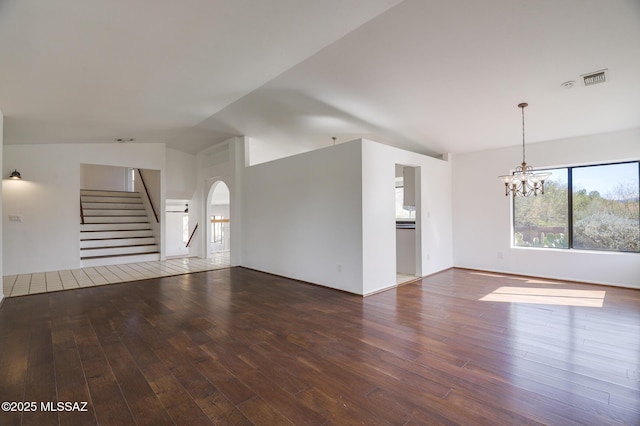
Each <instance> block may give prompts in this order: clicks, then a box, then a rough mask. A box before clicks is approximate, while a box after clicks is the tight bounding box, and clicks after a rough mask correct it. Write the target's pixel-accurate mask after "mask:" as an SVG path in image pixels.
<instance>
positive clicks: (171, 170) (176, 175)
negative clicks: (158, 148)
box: [166, 148, 198, 200]
mask: <svg viewBox="0 0 640 426" xmlns="http://www.w3.org/2000/svg"><path fill="white" fill-rule="evenodd" d="M197 172H198V169H197V167H196V156H195V155H191V154H187V153H185V152H181V151H177V150H175V149H170V148H167V180H166V182H167V190H166V197H167V198H168V199H176V200H190V199H191V198H192V197H193V193H194V192H195V190H196V177H197V174H198V173H197Z"/></svg>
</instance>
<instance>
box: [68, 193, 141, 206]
mask: <svg viewBox="0 0 640 426" xmlns="http://www.w3.org/2000/svg"><path fill="white" fill-rule="evenodd" d="M80 200H81V201H82V202H83V203H132V204H142V198H140V196H138V197H116V196H113V197H106V196H97V195H95V196H94V195H82V196H80Z"/></svg>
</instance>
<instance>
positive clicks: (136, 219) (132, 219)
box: [84, 215, 149, 224]
mask: <svg viewBox="0 0 640 426" xmlns="http://www.w3.org/2000/svg"><path fill="white" fill-rule="evenodd" d="M84 223H147V224H148V223H149V219H148V218H147V216H146V215H145V216H87V215H85V216H84Z"/></svg>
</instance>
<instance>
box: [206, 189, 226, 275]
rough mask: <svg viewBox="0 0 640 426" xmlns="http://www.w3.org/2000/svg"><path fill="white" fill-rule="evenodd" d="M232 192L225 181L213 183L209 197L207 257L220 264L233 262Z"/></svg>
mask: <svg viewBox="0 0 640 426" xmlns="http://www.w3.org/2000/svg"><path fill="white" fill-rule="evenodd" d="M229 205H230V192H229V187H228V186H227V184H225V183H224V182H223V181H216V182H214V183H213V185H211V189H210V190H209V196H208V197H207V216H206V217H207V226H206V230H207V232H206V234H207V236H206V251H207V258H208V259H213V260H214V261H215V262H216V263H219V264H220V265H229V264H230V263H231V259H230V254H231V232H230V231H231V226H230V222H231V217H230V209H229Z"/></svg>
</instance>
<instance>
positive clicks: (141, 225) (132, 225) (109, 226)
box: [80, 222, 151, 232]
mask: <svg viewBox="0 0 640 426" xmlns="http://www.w3.org/2000/svg"><path fill="white" fill-rule="evenodd" d="M134 229H135V230H143V229H144V230H147V229H151V225H150V224H149V222H128V223H125V222H112V223H84V224H81V225H80V231H81V232H93V231H131V230H134Z"/></svg>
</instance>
